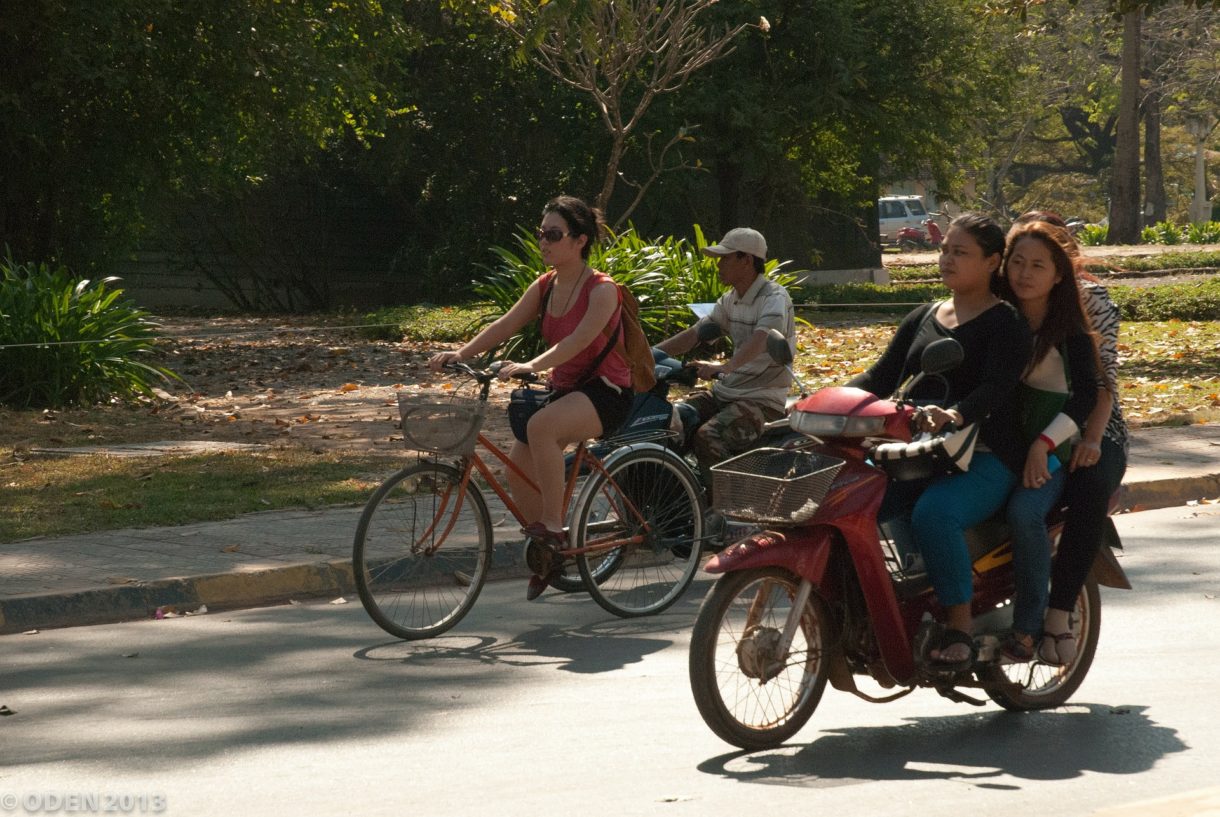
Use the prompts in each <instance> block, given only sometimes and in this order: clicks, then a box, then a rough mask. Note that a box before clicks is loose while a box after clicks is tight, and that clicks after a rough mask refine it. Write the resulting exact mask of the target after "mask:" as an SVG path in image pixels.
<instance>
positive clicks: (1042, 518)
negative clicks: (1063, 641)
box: [1006, 468, 1067, 636]
mask: <svg viewBox="0 0 1220 817" xmlns="http://www.w3.org/2000/svg"><path fill="white" fill-rule="evenodd" d="M1066 482H1067V469H1066V468H1057V469H1056V470H1055V471H1054V473H1052V474H1051V478H1050V480H1049V481H1048V482H1046V484H1044V485H1043V486H1042V487H1041V488H1025V487H1018V488H1017V489H1016V490H1015V491H1013V492H1012V496H1011V497H1009V499H1008V510H1007V513H1006V515H1007V517H1008V526H1009V528H1010V530H1011V534H1012V542H1011V544H1012V562H1013V571H1014V572H1015V574H1016V575H1015V577H1014V578H1015V581H1016V589H1017V596H1016V599H1015V600H1014V601H1013V612H1012V626H1013V629H1014V630H1017V631H1019V632H1022V633H1025V634H1026V635H1033V636H1036V635H1038V634H1039V633H1041V632H1042V619H1043V617H1044V616H1045V615H1046V600H1047V595H1048V593H1049V591H1048V587H1049V584H1050V578H1051V539H1050V536H1049V535H1048V534H1047V532H1046V515H1047V514H1048V513H1050V510H1051V508H1053V507H1054V505H1055V503H1056V502H1057V501H1058V500H1059V496H1060V495H1061V494H1062V493H1063V486H1064V484H1065V483H1066Z"/></svg>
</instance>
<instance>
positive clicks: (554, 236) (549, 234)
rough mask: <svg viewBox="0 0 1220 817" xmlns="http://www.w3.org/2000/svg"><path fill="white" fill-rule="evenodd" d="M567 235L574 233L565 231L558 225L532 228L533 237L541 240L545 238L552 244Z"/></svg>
mask: <svg viewBox="0 0 1220 817" xmlns="http://www.w3.org/2000/svg"><path fill="white" fill-rule="evenodd" d="M569 235H574V233H565V232H564V231H563V230H561V229H559V228H558V227H550V228H548V229H546V230H534V237H535V238H537V239H538V240H539V241H542V240H543V239H544V238H545V239H546V240H547V241H549V242H550V243H552V244H554V243H555V242H556V241H562V240H563V238H564V236H569Z"/></svg>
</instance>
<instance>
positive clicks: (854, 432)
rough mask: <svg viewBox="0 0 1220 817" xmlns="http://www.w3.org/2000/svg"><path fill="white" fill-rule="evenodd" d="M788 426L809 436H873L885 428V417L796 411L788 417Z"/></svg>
mask: <svg viewBox="0 0 1220 817" xmlns="http://www.w3.org/2000/svg"><path fill="white" fill-rule="evenodd" d="M788 426H789V427H790V428H791V429H792V430H793V431H799V432H800V433H802V434H808V435H810V436H811V437H875V436H877V435H878V434H880V433H881V432H882V431H884V430H885V418H884V417H848V416H845V415H842V414H813V413H811V412H806V411H798V412H795V413H794V414H793V415H792V416H791V417H790V418H789V419H788Z"/></svg>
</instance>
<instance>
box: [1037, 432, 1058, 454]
mask: <svg viewBox="0 0 1220 817" xmlns="http://www.w3.org/2000/svg"><path fill="white" fill-rule="evenodd" d="M1038 439H1039V440H1041V441H1042V442H1044V443H1046V450H1047V451H1054V450H1055V448H1056V447H1057V446H1056V445H1055V441H1054V440H1052V439H1051V438H1050V437H1048V436H1046V435H1045V434H1039V435H1038Z"/></svg>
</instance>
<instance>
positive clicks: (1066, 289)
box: [996, 221, 1097, 371]
mask: <svg viewBox="0 0 1220 817" xmlns="http://www.w3.org/2000/svg"><path fill="white" fill-rule="evenodd" d="M1023 238H1033V239H1036V240H1038V241H1041V242H1042V244H1043V245H1044V246H1045V247H1046V248H1047V249H1048V250H1050V253H1051V259H1052V261H1053V262H1054V264H1055V272H1056V273H1058V274H1059V280H1058V281H1056V282H1055V286H1053V287H1052V288H1051V291H1050V296H1049V303H1048V304H1047V310H1046V317H1045V318H1044V319H1043V320H1042V326H1040V327H1039V328H1038V334H1037V335H1036V336H1035V337H1034V354H1033V357H1032V358H1030V362H1029V369H1033V368H1034V367H1035V366H1036V365H1038V364H1039V363H1041V362H1042V359H1043V358H1044V357H1046V354H1047V352H1049V351H1050V350H1051V349H1052V348H1054V347H1056V346H1058V345H1059V344H1061V343H1063V342H1064V341H1065V340H1067V339H1068V338H1069V337H1071V336H1072V335H1078V334H1082V333H1083V334H1087V335H1089V336H1090V337H1092V339H1093V352H1094V355H1096V354H1097V336H1096V334H1095V333H1094V332H1093V327H1092V326H1091V325H1090V324H1089V318H1088V316H1087V315H1086V314H1085V311H1084V307H1083V306H1082V305H1081V303H1080V288H1079V287H1078V286H1077V284H1076V260H1075V259H1074V258H1073V257H1072V252H1071V250H1070V249H1069V248H1070V247H1071V246H1072V235H1071V233H1069V232H1068V231H1067V230H1065V229H1063V228H1062V227H1056V226H1055V225H1054V224H1051V223H1049V222H1045V221H1028V222H1024V223H1021V224H1017V225H1015V226H1014V227H1013V228H1012V229H1011V230H1009V231H1008V248H1007V250H1005V252H1004V261H1003V263H1001V264H1000V272H999V275H998V276H997V277H996V294H997V295H999V296H1000V297H1001V298H1003V299H1004V300H1006V301H1008V302H1009V303H1011V304H1013V305H1014V306H1016V307H1018V308H1020V302H1019V301H1018V300H1017V296H1016V293H1014V292H1013V290H1012V284H1011V282H1010V281H1009V280H1008V259H1009V258H1010V257H1011V256H1012V251H1013V248H1014V247H1016V246H1017V242H1019V241H1020V240H1021V239H1023ZM1029 369H1027V370H1026V371H1028V370H1029Z"/></svg>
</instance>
